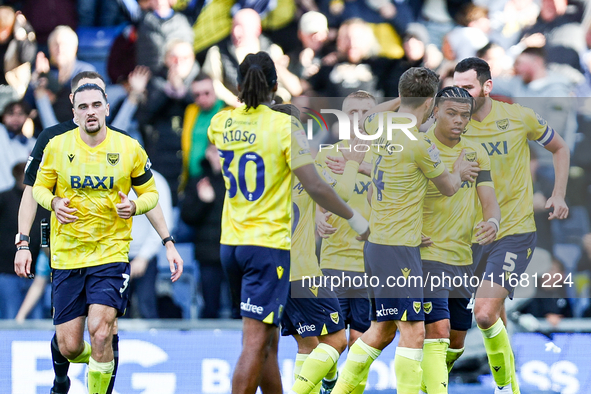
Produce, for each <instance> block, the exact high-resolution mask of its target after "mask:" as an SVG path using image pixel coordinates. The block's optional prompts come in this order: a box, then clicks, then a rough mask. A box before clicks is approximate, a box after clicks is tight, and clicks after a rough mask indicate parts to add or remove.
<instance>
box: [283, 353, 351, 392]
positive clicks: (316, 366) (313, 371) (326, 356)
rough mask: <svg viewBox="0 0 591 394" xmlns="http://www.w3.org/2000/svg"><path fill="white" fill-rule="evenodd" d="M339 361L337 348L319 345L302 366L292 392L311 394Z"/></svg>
mask: <svg viewBox="0 0 591 394" xmlns="http://www.w3.org/2000/svg"><path fill="white" fill-rule="evenodd" d="M338 360H339V352H338V351H337V350H336V349H335V348H333V347H332V346H330V345H327V344H326V343H321V344H319V345H318V346H316V348H315V349H314V350H313V351H312V353H310V355H309V356H308V358H307V359H306V361H304V363H303V364H302V370H301V371H300V373H299V374H298V376H297V377H296V380H295V382H294V384H293V386H292V388H291V391H292V392H294V393H296V394H309V393H310V392H311V391H312V390H314V387H316V385H318V383H320V382H321V381H322V378H323V377H324V376H325V375H326V374H327V373H328V371H330V369H331V368H332V367H333V365H334V364H335V363H336V362H337V361H338Z"/></svg>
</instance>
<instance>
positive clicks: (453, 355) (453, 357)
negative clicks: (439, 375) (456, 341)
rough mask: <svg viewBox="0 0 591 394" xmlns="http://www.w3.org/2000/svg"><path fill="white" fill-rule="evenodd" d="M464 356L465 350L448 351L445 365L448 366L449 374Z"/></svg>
mask: <svg viewBox="0 0 591 394" xmlns="http://www.w3.org/2000/svg"><path fill="white" fill-rule="evenodd" d="M462 354H464V348H461V349H450V348H448V349H447V354H446V356H445V363H446V364H447V373H448V374H449V373H450V372H451V369H452V368H453V367H454V364H455V363H456V361H458V359H459V358H460V356H461V355H462Z"/></svg>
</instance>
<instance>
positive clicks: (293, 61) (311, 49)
mask: <svg viewBox="0 0 591 394" xmlns="http://www.w3.org/2000/svg"><path fill="white" fill-rule="evenodd" d="M298 38H299V40H300V42H301V45H302V48H298V49H296V50H294V51H292V52H290V53H289V57H290V61H289V71H291V72H292V73H293V74H295V75H297V76H298V77H299V78H303V79H307V78H309V77H311V76H312V75H314V74H316V73H317V72H318V70H319V69H320V66H321V59H322V57H323V56H324V55H326V54H327V53H326V52H325V44H326V41H327V40H328V20H327V19H326V17H325V16H324V15H322V14H321V13H320V12H317V11H309V12H306V13H305V14H304V15H302V17H301V18H300V22H299V27H298Z"/></svg>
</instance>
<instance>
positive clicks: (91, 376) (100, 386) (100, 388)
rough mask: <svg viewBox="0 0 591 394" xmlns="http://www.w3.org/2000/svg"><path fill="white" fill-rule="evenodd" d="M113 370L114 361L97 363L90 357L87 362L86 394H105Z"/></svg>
mask: <svg viewBox="0 0 591 394" xmlns="http://www.w3.org/2000/svg"><path fill="white" fill-rule="evenodd" d="M114 369H115V360H111V361H110V362H106V363H99V362H98V361H95V359H94V358H92V357H90V360H89V362H88V394H106V392H107V389H108V388H109V383H110V382H111V375H112V374H113V370H114Z"/></svg>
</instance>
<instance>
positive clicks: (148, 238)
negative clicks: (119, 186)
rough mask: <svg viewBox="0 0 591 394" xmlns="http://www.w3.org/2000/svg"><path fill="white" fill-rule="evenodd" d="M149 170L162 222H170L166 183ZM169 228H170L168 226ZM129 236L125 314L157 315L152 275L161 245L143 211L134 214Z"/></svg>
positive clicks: (138, 315) (170, 214) (169, 203)
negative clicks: (127, 307) (129, 272)
mask: <svg viewBox="0 0 591 394" xmlns="http://www.w3.org/2000/svg"><path fill="white" fill-rule="evenodd" d="M152 174H153V175H154V180H155V181H156V188H157V189H158V203H159V204H160V206H161V207H162V213H163V214H164V219H165V220H166V223H172V202H171V199H170V188H169V187H168V183H167V182H166V179H164V177H163V176H162V175H160V174H159V173H158V172H156V171H152ZM130 198H132V199H134V198H136V195H135V192H134V191H133V190H132V191H131V192H130ZM171 227H172V226H171ZM170 230H171V231H172V228H171V229H170ZM131 237H132V238H133V241H131V244H130V245H129V264H130V268H131V276H130V278H131V280H130V282H129V286H130V287H129V291H130V293H129V304H130V306H129V314H127V316H129V317H141V318H143V319H158V309H157V303H156V277H157V275H158V261H157V260H158V251H159V250H160V249H161V248H163V246H162V240H161V239H160V236H159V235H158V233H157V232H156V230H154V228H153V227H152V226H151V225H150V222H149V220H148V218H147V217H146V215H138V216H134V218H133V226H132V228H131Z"/></svg>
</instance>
